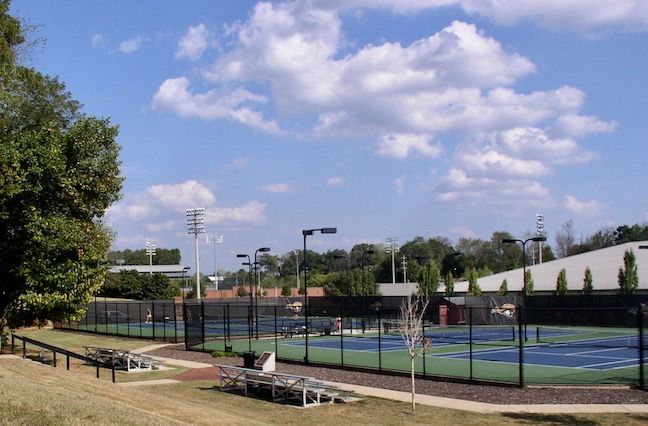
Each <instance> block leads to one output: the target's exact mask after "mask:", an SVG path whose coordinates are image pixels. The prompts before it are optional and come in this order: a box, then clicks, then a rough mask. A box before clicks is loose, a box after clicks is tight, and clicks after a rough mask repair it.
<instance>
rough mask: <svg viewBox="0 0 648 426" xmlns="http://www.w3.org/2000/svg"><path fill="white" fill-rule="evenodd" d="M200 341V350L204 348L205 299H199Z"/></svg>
mask: <svg viewBox="0 0 648 426" xmlns="http://www.w3.org/2000/svg"><path fill="white" fill-rule="evenodd" d="M200 332H201V333H200V342H201V347H202V350H203V351H204V350H205V301H204V300H202V299H201V300H200Z"/></svg>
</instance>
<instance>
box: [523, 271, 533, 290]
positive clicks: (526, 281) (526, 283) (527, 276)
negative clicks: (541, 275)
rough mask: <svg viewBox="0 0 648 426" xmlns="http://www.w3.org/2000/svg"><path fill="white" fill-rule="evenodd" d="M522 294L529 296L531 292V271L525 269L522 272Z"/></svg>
mask: <svg viewBox="0 0 648 426" xmlns="http://www.w3.org/2000/svg"><path fill="white" fill-rule="evenodd" d="M524 290H525V291H524V294H526V295H527V296H531V295H532V294H533V276H531V271H529V270H527V271H526V273H525V274H524Z"/></svg>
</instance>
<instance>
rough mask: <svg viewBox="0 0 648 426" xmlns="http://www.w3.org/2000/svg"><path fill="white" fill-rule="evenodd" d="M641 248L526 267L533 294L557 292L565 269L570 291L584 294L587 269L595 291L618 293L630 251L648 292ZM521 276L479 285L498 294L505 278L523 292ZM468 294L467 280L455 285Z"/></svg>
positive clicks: (518, 272) (510, 274)
mask: <svg viewBox="0 0 648 426" xmlns="http://www.w3.org/2000/svg"><path fill="white" fill-rule="evenodd" d="M640 245H642V246H644V245H648V241H636V242H631V243H625V244H619V245H617V246H612V247H607V248H604V249H600V250H594V251H590V252H587V253H582V254H577V255H574V256H568V257H563V258H562V259H556V260H552V261H550V262H545V263H541V264H538V265H531V266H527V267H526V269H527V270H529V271H531V276H532V278H533V290H534V292H554V291H556V280H557V278H558V274H559V273H560V270H561V269H563V268H564V269H565V271H566V273H567V289H568V291H581V290H582V289H583V278H584V276H585V268H587V267H589V268H590V270H591V271H592V284H593V287H594V290H595V291H608V292H609V291H617V290H618V289H619V284H618V274H619V268H621V267H622V266H623V255H624V253H625V252H626V251H627V250H632V251H633V253H634V254H635V258H636V259H637V262H636V263H637V273H638V275H639V289H642V290H648V250H640V249H639V246H640ZM522 275H523V269H522V268H518V269H513V270H510V271H505V272H500V273H498V274H493V275H489V276H487V277H482V278H479V280H478V281H477V283H478V284H479V287H480V288H481V291H482V292H497V291H498V290H499V288H500V285H501V284H502V281H503V280H504V279H506V282H507V287H508V291H521V289H522ZM444 290H445V286H444V285H443V284H441V286H440V288H439V291H444ZM467 291H468V282H467V281H460V282H457V283H455V292H459V293H463V292H467Z"/></svg>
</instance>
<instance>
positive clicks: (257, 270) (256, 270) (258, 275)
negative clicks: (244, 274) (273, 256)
mask: <svg viewBox="0 0 648 426" xmlns="http://www.w3.org/2000/svg"><path fill="white" fill-rule="evenodd" d="M269 251H270V247H261V248H260V249H257V250H256V251H255V252H254V275H255V278H256V288H255V289H254V318H255V320H256V321H254V323H255V324H256V326H255V331H256V338H257V339H258V338H259V299H258V294H259V291H260V289H261V268H259V262H258V261H257V254H259V253H267V252H269Z"/></svg>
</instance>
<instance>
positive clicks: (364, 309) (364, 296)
mask: <svg viewBox="0 0 648 426" xmlns="http://www.w3.org/2000/svg"><path fill="white" fill-rule="evenodd" d="M372 254H374V249H373V246H369V247H368V248H367V249H366V250H363V251H362V256H360V267H361V268H362V332H363V333H364V332H365V325H366V316H367V278H366V277H365V256H366V255H372Z"/></svg>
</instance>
